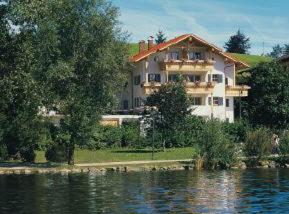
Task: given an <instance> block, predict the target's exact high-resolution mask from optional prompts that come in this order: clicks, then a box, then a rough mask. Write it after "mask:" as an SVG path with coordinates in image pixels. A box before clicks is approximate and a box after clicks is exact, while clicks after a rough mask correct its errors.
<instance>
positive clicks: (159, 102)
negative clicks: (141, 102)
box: [146, 79, 191, 144]
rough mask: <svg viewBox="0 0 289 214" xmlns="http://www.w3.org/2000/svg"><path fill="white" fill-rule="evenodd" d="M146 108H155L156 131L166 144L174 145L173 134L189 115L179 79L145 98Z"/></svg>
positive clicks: (181, 82)
mask: <svg viewBox="0 0 289 214" xmlns="http://www.w3.org/2000/svg"><path fill="white" fill-rule="evenodd" d="M146 105H147V106H150V107H156V108H157V111H158V112H157V113H158V114H157V116H156V118H155V126H156V129H157V130H158V131H159V132H160V133H161V134H162V136H163V137H164V138H165V140H166V144H169V143H170V144H174V143H175V142H170V141H172V138H171V139H170V137H173V133H176V132H177V130H178V129H179V128H181V126H182V125H184V124H185V121H186V117H187V116H188V115H190V114H191V109H190V107H191V103H190V99H189V97H188V96H187V93H186V88H185V85H184V83H183V81H182V80H181V79H179V80H178V81H177V82H175V83H167V84H164V85H162V86H161V87H160V89H159V91H158V92H155V93H153V94H152V95H150V96H149V97H148V98H147V102H146Z"/></svg>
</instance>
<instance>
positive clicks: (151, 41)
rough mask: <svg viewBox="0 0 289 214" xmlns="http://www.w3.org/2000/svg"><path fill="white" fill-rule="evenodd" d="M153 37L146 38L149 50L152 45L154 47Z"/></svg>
mask: <svg viewBox="0 0 289 214" xmlns="http://www.w3.org/2000/svg"><path fill="white" fill-rule="evenodd" d="M154 46H155V45H154V37H153V36H150V38H149V39H148V50H150V49H151V48H152V47H154Z"/></svg>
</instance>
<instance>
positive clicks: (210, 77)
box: [208, 74, 212, 82]
mask: <svg viewBox="0 0 289 214" xmlns="http://www.w3.org/2000/svg"><path fill="white" fill-rule="evenodd" d="M208 82H212V76H211V74H208Z"/></svg>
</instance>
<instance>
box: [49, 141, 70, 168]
mask: <svg viewBox="0 0 289 214" xmlns="http://www.w3.org/2000/svg"><path fill="white" fill-rule="evenodd" d="M45 158H46V160H47V161H51V162H57V163H61V162H66V161H67V153H66V146H65V145H64V144H61V143H54V144H51V145H50V146H49V147H48V149H47V151H46V152H45Z"/></svg>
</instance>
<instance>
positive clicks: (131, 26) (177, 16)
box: [112, 0, 289, 55]
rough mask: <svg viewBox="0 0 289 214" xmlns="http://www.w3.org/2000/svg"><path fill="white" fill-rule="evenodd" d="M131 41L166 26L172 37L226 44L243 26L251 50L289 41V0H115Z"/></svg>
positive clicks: (258, 50) (261, 51)
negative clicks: (188, 36) (189, 37)
mask: <svg viewBox="0 0 289 214" xmlns="http://www.w3.org/2000/svg"><path fill="white" fill-rule="evenodd" d="M112 2H113V4H114V5H116V6H117V7H119V10H120V22H121V26H122V27H123V29H124V30H125V31H128V32H129V33H130V38H129V39H130V42H138V41H140V40H142V39H144V40H147V39H148V38H149V36H151V35H153V36H155V34H156V33H157V32H158V30H162V31H163V32H164V33H165V35H166V37H167V38H168V39H172V38H175V37H177V36H179V35H182V34H187V33H193V34H196V35H197V36H199V37H201V38H203V39H205V40H207V41H208V42H210V43H213V44H215V45H217V46H218V47H221V48H223V46H224V43H225V42H226V41H227V40H228V39H229V37H230V36H231V35H233V34H234V33H236V32H237V30H238V29H240V30H241V31H242V32H243V33H245V34H246V35H247V36H248V37H250V41H251V45H252V47H251V49H250V51H249V52H250V53H251V54H258V55H259V54H262V53H263V46H264V53H268V52H270V51H271V50H272V46H273V45H275V44H287V43H289V12H288V11H289V0H112Z"/></svg>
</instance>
